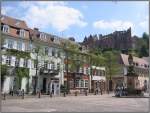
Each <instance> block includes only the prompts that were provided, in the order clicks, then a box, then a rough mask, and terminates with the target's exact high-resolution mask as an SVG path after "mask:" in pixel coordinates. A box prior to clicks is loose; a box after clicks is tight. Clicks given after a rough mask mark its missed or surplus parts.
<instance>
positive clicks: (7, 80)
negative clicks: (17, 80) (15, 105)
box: [2, 76, 14, 93]
mask: <svg viewBox="0 0 150 113" xmlns="http://www.w3.org/2000/svg"><path fill="white" fill-rule="evenodd" d="M13 80H14V77H10V76H6V78H5V80H4V85H3V89H2V93H9V92H10V89H11V87H12V86H13Z"/></svg>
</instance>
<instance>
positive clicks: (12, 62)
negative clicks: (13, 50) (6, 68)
mask: <svg viewBox="0 0 150 113" xmlns="http://www.w3.org/2000/svg"><path fill="white" fill-rule="evenodd" d="M15 60H16V57H14V56H12V57H11V66H15Z"/></svg>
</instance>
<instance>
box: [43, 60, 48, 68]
mask: <svg viewBox="0 0 150 113" xmlns="http://www.w3.org/2000/svg"><path fill="white" fill-rule="evenodd" d="M47 67H48V62H47V61H44V69H47Z"/></svg>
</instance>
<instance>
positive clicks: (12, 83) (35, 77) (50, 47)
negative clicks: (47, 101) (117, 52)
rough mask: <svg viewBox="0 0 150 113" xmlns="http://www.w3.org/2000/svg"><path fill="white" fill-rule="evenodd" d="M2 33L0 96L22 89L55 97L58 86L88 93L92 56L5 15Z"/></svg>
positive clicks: (76, 44)
mask: <svg viewBox="0 0 150 113" xmlns="http://www.w3.org/2000/svg"><path fill="white" fill-rule="evenodd" d="M1 31H2V37H1V39H2V57H1V60H2V65H1V66H2V69H4V70H3V73H2V79H1V89H2V92H4V93H9V92H10V91H11V90H13V91H14V93H15V91H18V90H19V89H20V90H23V89H24V91H25V92H26V93H36V92H37V91H41V92H42V93H44V94H49V92H52V93H53V94H54V95H57V94H60V86H61V85H66V86H69V89H70V90H79V91H80V92H82V91H83V90H85V89H86V90H89V91H91V88H92V83H91V81H92V80H94V79H92V77H91V65H92V64H90V62H91V59H90V58H91V56H90V55H89V54H88V53H86V51H84V49H82V48H81V46H80V45H79V44H78V43H76V42H75V41H74V40H67V39H64V38H61V37H58V36H55V35H52V34H48V33H45V32H41V31H39V29H38V28H34V29H31V28H28V26H27V24H26V22H25V21H22V20H18V19H14V18H11V17H8V16H4V15H2V16H1ZM66 61H67V63H66ZM67 67H68V68H67Z"/></svg>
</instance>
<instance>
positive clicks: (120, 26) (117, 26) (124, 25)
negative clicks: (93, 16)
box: [93, 20, 134, 30]
mask: <svg viewBox="0 0 150 113" xmlns="http://www.w3.org/2000/svg"><path fill="white" fill-rule="evenodd" d="M93 27H94V28H97V29H105V30H106V29H111V30H124V29H128V28H129V27H131V28H133V27H134V25H133V23H132V22H130V21H122V20H114V21H105V20H99V21H96V22H94V23H93Z"/></svg>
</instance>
